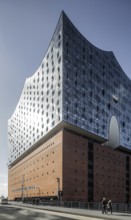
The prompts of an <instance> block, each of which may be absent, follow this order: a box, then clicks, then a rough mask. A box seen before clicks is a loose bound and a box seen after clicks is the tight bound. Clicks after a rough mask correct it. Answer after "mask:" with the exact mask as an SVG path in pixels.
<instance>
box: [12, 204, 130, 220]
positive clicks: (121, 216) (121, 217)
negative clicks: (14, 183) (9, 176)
mask: <svg viewBox="0 0 131 220" xmlns="http://www.w3.org/2000/svg"><path fill="white" fill-rule="evenodd" d="M9 205H12V206H17V207H18V206H20V207H26V208H34V209H41V210H47V211H53V212H61V213H68V214H74V215H81V216H87V217H95V218H98V219H99V218H102V219H112V220H130V219H131V214H128V213H117V212H114V213H113V214H112V215H111V214H110V213H109V214H102V213H101V211H95V210H86V209H76V208H66V207H55V206H43V205H31V204H25V203H21V202H9Z"/></svg>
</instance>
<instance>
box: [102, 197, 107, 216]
mask: <svg viewBox="0 0 131 220" xmlns="http://www.w3.org/2000/svg"><path fill="white" fill-rule="evenodd" d="M101 203H102V214H104V213H105V214H106V206H107V201H106V198H105V197H103V199H102V201H101Z"/></svg>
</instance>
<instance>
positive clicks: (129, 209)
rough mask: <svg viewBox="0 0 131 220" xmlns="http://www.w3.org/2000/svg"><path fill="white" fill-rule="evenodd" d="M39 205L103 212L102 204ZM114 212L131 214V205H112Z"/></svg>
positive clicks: (66, 203) (55, 202) (67, 203)
mask: <svg viewBox="0 0 131 220" xmlns="http://www.w3.org/2000/svg"><path fill="white" fill-rule="evenodd" d="M39 205H51V206H61V207H66V208H78V209H88V210H101V209H102V208H101V203H98V202H74V201H60V202H58V201H52V202H50V201H48V202H40V203H39ZM112 209H113V212H126V213H131V203H128V204H127V203H112Z"/></svg>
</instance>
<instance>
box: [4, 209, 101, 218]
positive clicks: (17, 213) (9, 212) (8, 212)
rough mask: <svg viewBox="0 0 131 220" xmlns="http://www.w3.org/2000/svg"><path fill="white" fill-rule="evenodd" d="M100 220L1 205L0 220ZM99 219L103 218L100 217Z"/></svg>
mask: <svg viewBox="0 0 131 220" xmlns="http://www.w3.org/2000/svg"><path fill="white" fill-rule="evenodd" d="M73 219H74V220H75V219H78V220H98V218H90V217H85V216H79V215H72V214H67V213H57V212H52V211H46V210H36V209H34V208H21V207H12V206H0V220H73ZM99 220H103V219H100V218H99Z"/></svg>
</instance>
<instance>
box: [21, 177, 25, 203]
mask: <svg viewBox="0 0 131 220" xmlns="http://www.w3.org/2000/svg"><path fill="white" fill-rule="evenodd" d="M24 177H25V174H23V175H22V181H21V183H22V184H21V189H22V195H21V197H22V202H23V201H24V182H25V180H24Z"/></svg>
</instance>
